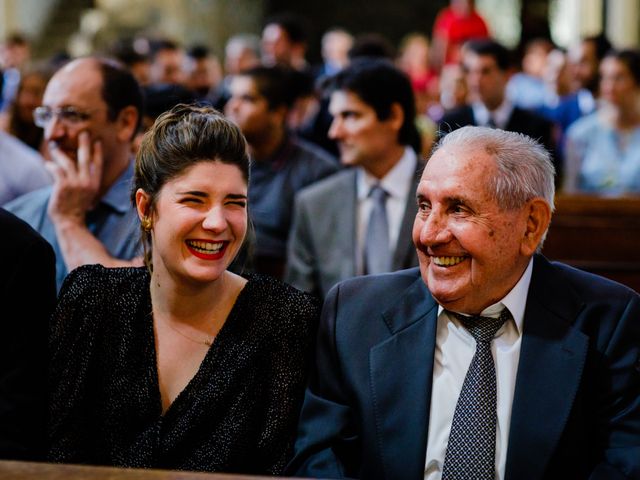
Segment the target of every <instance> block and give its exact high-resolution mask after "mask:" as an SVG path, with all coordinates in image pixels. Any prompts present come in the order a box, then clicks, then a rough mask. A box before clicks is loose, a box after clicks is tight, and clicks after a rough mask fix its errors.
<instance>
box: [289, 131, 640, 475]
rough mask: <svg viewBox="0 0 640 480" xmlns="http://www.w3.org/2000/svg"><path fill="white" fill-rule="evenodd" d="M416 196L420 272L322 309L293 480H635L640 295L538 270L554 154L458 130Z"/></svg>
mask: <svg viewBox="0 0 640 480" xmlns="http://www.w3.org/2000/svg"><path fill="white" fill-rule="evenodd" d="M416 193H417V195H416V201H417V204H418V212H417V214H416V215H415V222H414V226H413V231H412V237H413V241H414V243H415V247H416V249H417V251H418V258H419V262H420V268H413V269H409V270H403V271H400V272H394V273H391V274H384V275H373V276H366V277H359V278H353V279H350V280H347V281H344V282H342V283H340V284H339V285H338V286H337V287H335V288H333V289H332V290H331V292H330V293H329V295H328V297H327V300H326V302H325V305H324V308H323V312H322V317H321V319H320V326H319V333H318V341H317V344H316V363H315V368H314V369H313V370H312V373H311V376H310V382H309V386H308V388H307V392H306V395H305V401H304V404H303V407H302V413H301V417H300V424H299V429H298V438H297V440H296V446H295V456H294V459H293V460H292V461H291V463H290V465H289V467H288V470H289V471H288V473H290V474H292V475H294V476H296V477H305V478H307V477H312V478H363V479H368V480H383V479H385V480H395V479H402V480H418V479H419V480H423V479H424V480H438V479H445V480H458V479H465V480H471V479H472V480H511V479H518V480H520V479H524V480H555V479H565V478H571V479H592V480H596V479H607V480H614V479H615V480H622V479H631V478H635V479H637V478H640V455H639V454H638V448H639V446H640V371H639V367H640V324H639V323H638V319H639V318H640V296H639V295H638V294H637V293H636V292H634V291H632V290H631V289H629V288H626V287H624V286H622V285H620V284H618V283H615V282H612V281H610V280H607V279H604V278H602V277H598V276H596V275H592V274H590V273H586V272H581V271H579V270H576V269H575V268H571V267H569V266H567V265H563V264H561V263H557V262H549V261H548V260H546V259H545V258H544V257H543V256H542V255H540V254H539V251H540V249H541V247H542V242H543V241H544V237H545V235H546V232H547V229H548V227H549V223H550V221H551V215H552V212H553V202H554V194H555V191H554V175H553V165H552V163H551V161H550V158H549V153H548V152H547V151H546V150H545V149H544V148H543V147H542V146H541V145H540V144H538V143H537V142H535V141H534V140H532V139H531V138H529V137H526V136H525V135H521V134H517V133H513V132H506V131H503V130H498V129H489V128H485V127H463V128H461V129H458V130H456V131H455V132H452V133H450V134H449V135H447V136H446V137H444V138H443V139H442V140H441V141H440V143H439V144H438V145H437V146H436V149H435V151H434V153H433V155H432V156H431V158H430V159H429V161H428V162H427V165H426V167H425V169H424V173H423V174H422V178H421V180H420V183H419V185H418V188H417V192H416ZM338 255H339V253H336V256H338Z"/></svg>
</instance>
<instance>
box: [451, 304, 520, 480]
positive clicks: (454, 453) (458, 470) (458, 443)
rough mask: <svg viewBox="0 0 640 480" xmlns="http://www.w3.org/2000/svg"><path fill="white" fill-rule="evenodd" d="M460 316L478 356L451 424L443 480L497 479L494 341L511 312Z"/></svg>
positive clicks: (456, 314)
mask: <svg viewBox="0 0 640 480" xmlns="http://www.w3.org/2000/svg"><path fill="white" fill-rule="evenodd" d="M449 315H453V316H454V317H456V318H457V319H458V320H460V322H461V323H462V325H464V327H465V328H466V329H467V330H468V331H469V333H471V335H473V338H475V339H476V353H475V355H474V356H473V359H472V360H471V364H470V365H469V370H467V375H466V377H465V379H464V383H463V384H462V390H461V391H460V396H459V397H458V403H457V404H456V410H455V412H454V414H453V422H452V423H451V433H450V434H449V443H448V445H447V453H446V454H445V457H444V465H443V467H442V480H493V479H494V478H495V454H496V419H497V413H496V368H495V365H494V364H493V356H492V355H491V341H492V340H493V337H494V336H495V334H496V332H497V331H498V330H499V329H500V327H501V326H502V325H503V324H504V322H506V321H507V320H508V319H509V318H511V313H510V312H509V310H508V309H506V308H505V309H504V310H503V311H502V313H500V317H499V318H490V317H480V316H471V317H466V316H464V315H460V314H458V313H455V312H449Z"/></svg>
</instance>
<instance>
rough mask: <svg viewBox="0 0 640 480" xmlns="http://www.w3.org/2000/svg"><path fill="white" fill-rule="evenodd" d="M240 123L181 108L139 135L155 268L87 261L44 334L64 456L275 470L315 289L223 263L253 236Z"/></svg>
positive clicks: (53, 427)
mask: <svg viewBox="0 0 640 480" xmlns="http://www.w3.org/2000/svg"><path fill="white" fill-rule="evenodd" d="M248 177H249V160H248V157H247V153H246V143H245V140H244V138H243V137H242V135H241V133H240V131H239V130H238V128H237V127H236V126H235V125H234V124H232V123H231V122H230V121H228V120H226V119H225V118H224V117H222V116H221V115H220V114H219V113H217V112H215V111H214V110H212V109H210V108H208V107H195V106H184V105H178V106H177V107H175V108H173V109H172V110H170V111H169V112H167V113H165V114H163V115H161V116H160V117H159V118H158V119H157V120H156V122H155V124H154V126H153V127H152V129H151V130H150V131H149V132H148V133H147V134H146V135H145V137H144V139H143V141H142V145H141V147H140V150H139V152H138V156H137V159H136V168H135V181H134V183H135V185H134V194H133V196H134V201H135V203H136V206H137V209H138V214H139V216H140V219H141V228H142V237H143V241H144V244H145V247H146V255H145V258H146V260H147V268H145V267H142V268H117V269H107V268H104V267H102V266H99V265H91V266H84V267H80V268H78V269H76V270H75V271H73V272H71V274H70V275H69V277H68V278H67V280H66V281H65V283H64V285H63V287H62V290H61V292H60V298H59V303H58V307H57V309H56V312H55V314H54V318H53V327H52V335H51V338H50V350H51V352H52V358H51V376H50V382H51V383H50V387H51V391H52V396H51V400H50V402H51V403H50V418H51V424H50V442H51V443H50V450H49V458H50V460H52V461H57V462H69V463H89V464H102V465H116V466H126V467H153V468H166V469H183V470H203V471H224V472H242V473H256V474H278V473H280V472H281V470H282V469H283V467H284V466H285V463H286V461H287V459H288V456H289V454H290V451H291V445H292V440H293V437H294V431H295V426H296V422H297V416H298V411H299V408H300V405H301V402H302V397H303V392H304V386H305V380H306V375H307V364H308V361H309V356H310V353H311V346H312V343H313V338H314V333H315V325H316V320H317V316H318V306H317V304H316V302H315V301H314V300H313V299H312V298H311V297H310V296H308V295H307V294H304V293H302V292H299V291H297V290H295V289H293V288H292V287H289V286H287V285H285V284H282V283H280V282H278V281H276V280H273V279H271V278H269V277H265V276H259V275H248V276H246V277H241V276H238V275H235V274H233V273H231V272H230V271H228V270H227V267H228V266H229V264H230V263H231V261H232V260H233V259H234V257H235V256H236V254H237V253H238V250H239V249H240V247H241V245H242V244H243V242H244V240H245V236H246V232H247V221H248V220H247V219H248V216H247V185H248Z"/></svg>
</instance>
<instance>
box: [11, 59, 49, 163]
mask: <svg viewBox="0 0 640 480" xmlns="http://www.w3.org/2000/svg"><path fill="white" fill-rule="evenodd" d="M50 77H51V73H50V71H49V70H48V69H45V68H44V67H40V68H31V69H30V70H27V71H26V72H24V73H23V74H22V75H21V76H20V83H19V84H18V90H17V92H16V96H15V99H14V100H13V103H12V104H11V106H10V107H9V110H8V112H7V116H6V118H4V119H3V121H4V125H3V130H5V131H6V132H7V133H9V134H11V135H13V136H14V137H16V138H17V139H18V140H20V141H21V142H22V143H24V144H26V145H28V146H29V147H31V148H33V149H34V150H36V151H37V152H43V148H42V139H43V137H44V130H43V129H42V128H40V127H38V126H37V125H36V124H35V121H34V120H33V110H34V109H35V108H36V107H39V106H40V105H42V96H43V95H44V89H45V88H46V86H47V82H48V81H49V78H50Z"/></svg>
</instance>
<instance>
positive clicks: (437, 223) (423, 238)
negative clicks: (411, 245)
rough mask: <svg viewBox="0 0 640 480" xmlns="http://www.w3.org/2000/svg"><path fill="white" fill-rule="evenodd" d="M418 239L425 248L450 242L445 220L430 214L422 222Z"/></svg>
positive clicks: (434, 213) (439, 215)
mask: <svg viewBox="0 0 640 480" xmlns="http://www.w3.org/2000/svg"><path fill="white" fill-rule="evenodd" d="M419 239H420V243H421V244H422V245H425V246H432V245H439V244H443V243H447V242H448V241H449V240H451V231H450V230H449V226H448V225H447V221H446V218H445V217H444V216H443V215H441V214H438V213H436V212H432V213H430V214H429V215H428V216H427V218H426V219H424V220H423V222H422V226H421V228H420V236H419Z"/></svg>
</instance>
